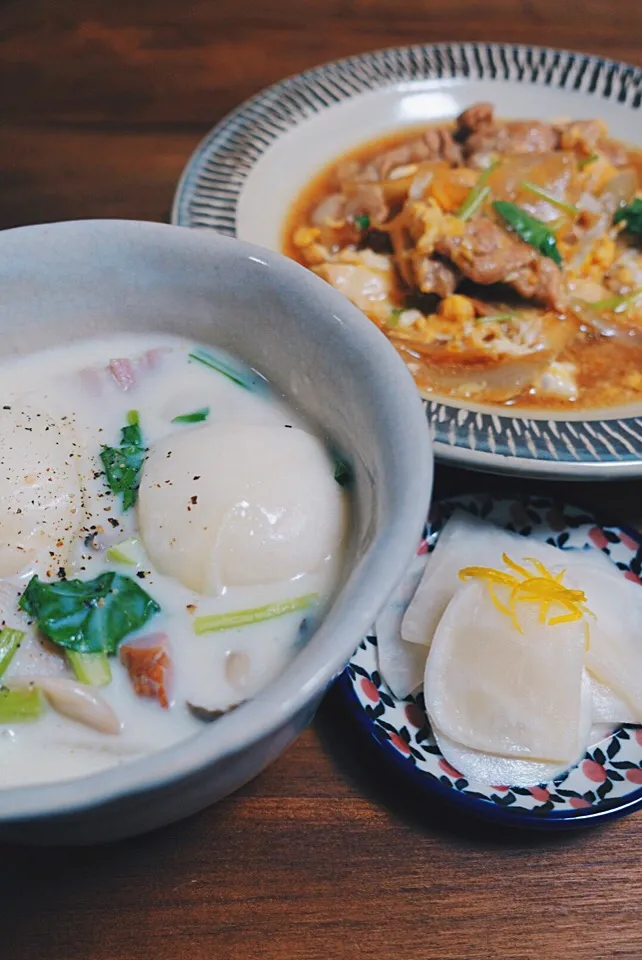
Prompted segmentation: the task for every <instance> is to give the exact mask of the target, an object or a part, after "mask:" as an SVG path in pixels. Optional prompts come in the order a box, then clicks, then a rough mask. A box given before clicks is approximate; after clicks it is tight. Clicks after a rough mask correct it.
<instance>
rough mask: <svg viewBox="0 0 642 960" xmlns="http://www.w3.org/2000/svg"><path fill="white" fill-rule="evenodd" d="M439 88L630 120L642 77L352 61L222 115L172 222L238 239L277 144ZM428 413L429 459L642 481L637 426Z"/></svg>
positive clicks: (446, 54)
mask: <svg viewBox="0 0 642 960" xmlns="http://www.w3.org/2000/svg"><path fill="white" fill-rule="evenodd" d="M441 77H444V78H448V77H466V78H471V79H493V80H510V81H512V82H519V83H524V84H533V85H536V86H546V87H553V88H558V89H563V90H577V91H581V92H584V93H590V94H593V95H594V96H596V97H600V98H602V99H605V100H610V101H613V102H616V103H620V104H623V105H625V106H628V107H629V108H631V109H632V110H638V109H639V108H640V105H641V103H642V69H640V68H638V67H633V66H630V65H628V64H624V63H618V62H615V61H612V60H605V59H602V58H600V57H594V56H589V55H587V54H581V53H572V52H569V51H562V50H551V49H547V48H541V47H526V46H520V45H510V44H478V43H457V44H438V45H434V46H414V47H398V48H391V49H388V50H381V51H378V52H375V53H370V54H362V55H359V56H355V57H350V58H348V59H346V60H340V61H337V62H335V63H330V64H326V65H324V66H321V67H316V68H314V69H312V70H308V71H306V72H305V73H302V74H299V75H298V76H295V77H291V78H289V79H287V80H283V81H282V82H280V83H277V84H275V85H274V86H272V87H268V88H267V89H266V90H264V91H263V92H261V93H259V94H257V95H256V96H255V97H252V98H251V99H250V100H247V101H246V102H245V103H243V104H241V106H240V107H238V108H237V109H236V110H235V111H233V112H232V113H231V114H229V115H228V116H227V117H226V118H225V119H224V120H223V121H222V122H221V123H220V124H219V125H218V126H217V127H215V128H214V129H213V130H212V131H211V133H210V134H209V135H208V136H207V137H206V138H205V139H204V140H203V141H202V143H201V144H200V146H199V147H198V148H197V150H196V151H195V153H194V154H193V156H192V157H191V159H190V161H189V163H188V165H187V167H186V169H185V171H184V173H183V176H182V178H181V181H180V183H179V186H178V189H177V193H176V197H175V201H174V208H173V212H172V221H173V222H174V223H178V224H181V225H183V226H192V227H205V228H211V229H214V230H217V231H218V232H219V233H222V234H225V235H227V236H232V237H233V236H235V235H236V209H237V203H238V200H239V197H240V195H241V192H242V190H243V186H244V183H245V180H246V179H247V177H248V175H249V174H250V172H251V170H252V168H253V167H254V165H255V164H256V163H257V161H258V160H259V158H260V157H261V155H262V154H263V153H264V152H265V151H266V150H267V149H268V147H269V146H270V145H271V144H272V143H273V142H274V141H275V140H276V139H277V138H279V137H280V136H282V135H283V133H285V132H286V131H288V130H289V129H291V128H292V127H294V126H296V125H298V124H299V123H300V122H301V121H302V120H304V119H307V118H308V117H310V116H312V115H314V114H315V113H319V112H320V111H322V110H325V109H327V108H328V107H330V106H332V105H333V104H336V103H340V102H341V101H343V100H346V99H348V98H350V97H354V96H355V95H357V94H360V93H365V92H367V91H371V90H374V89H376V88H378V87H383V86H387V85H390V84H393V83H396V82H399V81H410V80H425V79H438V78H441ZM426 413H427V417H428V420H429V423H430V425H431V430H432V432H433V435H434V439H435V444H436V452H437V453H438V454H441V455H442V456H444V457H446V458H447V459H451V460H461V461H462V462H465V463H468V464H470V465H471V466H475V465H477V466H480V467H484V466H485V467H488V468H491V469H492V468H495V469H507V468H508V469H514V470H521V471H525V472H529V471H530V472H541V473H549V472H550V473H553V474H566V475H577V476H585V477H587V476H592V475H595V476H600V475H601V476H606V475H616V474H617V475H620V474H632V473H639V472H641V471H642V417H641V418H623V419H611V420H592V421H562V420H533V419H526V418H524V417H504V416H499V415H493V414H486V413H478V412H473V411H467V410H462V409H458V408H455V407H451V406H449V405H447V404H443V403H439V402H436V401H435V402H429V403H427V404H426ZM504 458H509V460H508V462H507V461H506V460H504ZM499 461H502V463H501V464H500V462H499Z"/></svg>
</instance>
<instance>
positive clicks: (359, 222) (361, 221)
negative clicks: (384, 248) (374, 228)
mask: <svg viewBox="0 0 642 960" xmlns="http://www.w3.org/2000/svg"><path fill="white" fill-rule="evenodd" d="M354 223H355V226H356V227H357V229H358V230H361V232H362V233H363V232H364V231H365V230H368V229H369V227H370V217H369V216H368V214H367V213H362V214H360V215H359V216H358V217H355V218H354Z"/></svg>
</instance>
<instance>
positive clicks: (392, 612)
mask: <svg viewBox="0 0 642 960" xmlns="http://www.w3.org/2000/svg"><path fill="white" fill-rule="evenodd" d="M425 565H426V555H425V554H424V555H422V556H419V557H415V558H414V559H413V561H412V563H411V564H410V567H409V568H408V570H407V571H406V574H405V575H404V577H403V579H402V581H401V583H400V584H399V586H398V587H397V589H396V590H395V591H394V593H393V594H392V596H391V597H390V600H389V601H388V603H387V604H386V606H385V607H384V609H383V610H382V611H381V613H380V614H379V617H378V618H377V622H376V624H375V631H376V634H377V653H378V659H379V672H380V673H381V676H382V677H383V679H384V681H385V683H386V684H387V685H388V686H389V687H390V690H391V691H392V692H393V694H394V695H395V697H398V698H399V699H400V700H403V699H404V697H407V696H408V694H410V693H414V691H415V690H416V689H417V688H418V687H420V686H421V684H422V683H423V679H424V668H425V666H426V657H427V656H428V649H427V648H426V647H424V646H421V645H420V644H417V643H407V642H406V641H405V640H403V639H402V637H401V621H402V619H403V616H404V614H405V612H406V609H407V608H408V604H409V603H410V601H411V599H412V597H413V595H414V593H415V591H416V589H417V584H418V583H419V580H420V578H421V575H422V573H423V571H424V567H425Z"/></svg>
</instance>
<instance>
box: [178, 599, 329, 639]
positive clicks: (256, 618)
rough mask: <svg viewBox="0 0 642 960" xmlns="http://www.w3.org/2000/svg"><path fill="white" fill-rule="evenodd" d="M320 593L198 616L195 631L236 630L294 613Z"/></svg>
mask: <svg viewBox="0 0 642 960" xmlns="http://www.w3.org/2000/svg"><path fill="white" fill-rule="evenodd" d="M318 596H319V595H318V593H306V594H305V595H304V596H302V597H293V598H292V599H291V600H280V601H279V602H277V603H268V604H267V605H266V606H264V607H254V609H251V610H236V611H234V612H232V613H214V614H212V615H211V616H208V617H197V618H196V619H195V621H194V633H196V634H198V635H199V636H200V634H202V633H214V632H216V631H218V630H234V629H236V628H237V627H247V626H249V625H250V624H251V623H262V622H263V621H264V620H272V619H274V617H282V616H284V615H285V614H286V613H294V612H295V611H296V610H303V609H304V607H308V606H310V604H311V603H313V602H314V601H315V600H316V599H317V597H318Z"/></svg>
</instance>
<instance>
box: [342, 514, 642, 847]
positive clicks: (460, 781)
mask: <svg viewBox="0 0 642 960" xmlns="http://www.w3.org/2000/svg"><path fill="white" fill-rule="evenodd" d="M455 508H459V509H463V510H466V511H468V512H469V513H471V514H474V515H475V516H478V517H482V518H484V519H487V520H489V521H490V522H492V523H495V524H496V525H497V526H501V527H505V528H506V529H508V530H512V531H515V532H517V533H520V534H521V535H523V536H525V537H535V538H537V539H540V540H545V541H547V542H549V543H551V544H552V545H554V546H557V547H560V548H562V549H568V548H580V549H582V548H591V549H597V550H601V551H602V552H603V553H604V554H606V555H607V556H608V557H609V558H610V560H611V561H612V562H613V563H614V564H615V565H616V566H617V568H618V569H619V570H621V572H622V576H625V577H627V578H628V579H630V580H633V581H635V582H637V583H640V573H641V565H642V538H641V537H640V535H639V534H637V533H636V532H635V531H633V530H628V529H623V528H618V527H600V526H598V525H597V524H596V523H595V521H594V519H593V518H592V517H591V516H590V515H588V514H586V513H585V512H583V511H581V510H578V509H576V508H574V507H569V506H564V505H562V504H559V503H556V502H554V501H552V500H549V499H545V498H542V497H530V498H525V499H521V500H493V499H491V498H489V497H485V496H482V497H470V496H469V497H458V498H454V499H452V500H447V501H442V502H440V503H436V504H434V505H433V508H432V510H431V514H430V518H429V521H428V524H427V526H426V530H425V531H424V537H423V539H422V541H421V544H420V546H419V552H420V553H429V552H430V551H432V549H433V548H434V546H435V543H436V541H437V539H438V537H439V532H440V530H441V528H442V527H443V525H444V523H445V521H446V520H447V519H448V518H449V517H450V515H451V514H452V512H453V511H454V509H455ZM337 686H338V689H339V691H340V693H341V695H342V696H343V699H344V701H345V703H346V704H347V706H348V709H349V711H350V713H351V715H352V716H353V718H354V719H355V720H356V721H357V722H358V724H359V725H360V726H361V728H362V729H363V731H364V732H365V733H366V734H367V735H368V736H369V737H371V738H372V740H373V741H374V743H375V744H376V746H377V747H378V749H379V751H380V756H381V760H382V762H383V763H386V764H392V765H394V766H395V767H396V769H397V771H398V773H399V774H400V775H401V777H400V781H399V783H400V784H402V783H404V782H405V783H406V784H407V787H408V790H412V791H420V792H422V793H424V794H426V795H427V796H428V797H430V798H431V799H434V798H435V797H437V798H441V799H442V800H444V801H445V802H447V803H448V804H449V805H453V806H457V807H459V808H461V809H462V810H464V811H466V812H468V813H471V814H473V815H475V816H477V817H481V818H483V819H486V820H495V821H501V822H502V823H504V824H506V825H509V826H516V827H529V828H536V829H547V830H548V829H553V830H555V829H574V828H578V827H584V826H590V825H593V824H597V823H601V822H603V821H604V820H608V819H611V818H614V817H620V816H624V815H626V814H629V813H633V812H634V811H635V810H637V809H639V808H640V807H642V727H634V726H623V727H620V728H619V729H617V730H616V731H615V732H614V733H613V734H612V735H611V736H610V737H607V738H606V739H604V740H602V741H600V742H599V743H597V744H594V745H593V746H592V747H591V748H590V749H589V750H588V751H587V753H586V754H585V755H584V756H583V757H582V758H581V759H580V760H579V761H578V763H576V764H575V765H574V766H573V767H570V768H569V769H568V770H567V771H565V772H564V773H563V774H561V775H560V776H558V777H556V778H555V779H554V780H551V781H550V782H548V783H541V784H537V785H536V786H531V787H516V786H511V785H510V784H496V785H493V786H488V785H486V784H482V783H476V782H474V781H469V780H467V779H466V778H465V777H463V776H462V775H461V774H460V773H459V772H458V771H457V770H455V769H454V768H453V767H452V766H451V765H450V764H449V763H448V762H447V761H446V760H445V759H444V757H443V756H442V755H441V753H440V751H439V748H438V747H437V746H436V744H435V741H434V739H433V737H432V734H431V731H430V727H429V725H428V721H427V718H426V714H425V711H424V705H423V697H422V695H421V694H418V695H417V696H410V697H406V699H405V700H399V699H397V698H396V697H395V696H394V695H393V693H392V692H391V691H390V690H389V688H388V687H387V686H386V684H385V683H384V681H383V680H382V678H381V676H380V674H379V669H378V660H377V637H376V635H375V634H374V633H373V634H371V635H369V636H368V637H366V638H365V639H364V640H363V641H362V642H361V644H360V645H359V648H358V649H357V650H356V652H355V654H354V656H353V657H352V659H351V661H350V663H349V664H348V666H347V668H346V670H345V672H344V673H343V674H342V676H341V677H340V678H339V680H338V681H337Z"/></svg>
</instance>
